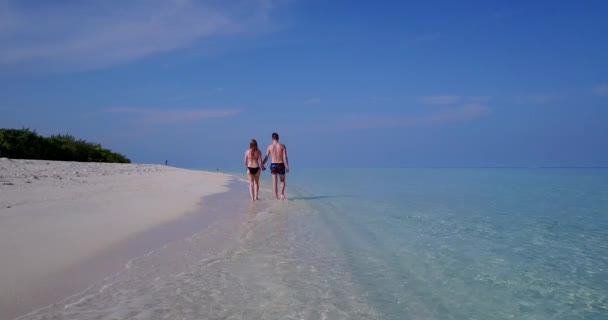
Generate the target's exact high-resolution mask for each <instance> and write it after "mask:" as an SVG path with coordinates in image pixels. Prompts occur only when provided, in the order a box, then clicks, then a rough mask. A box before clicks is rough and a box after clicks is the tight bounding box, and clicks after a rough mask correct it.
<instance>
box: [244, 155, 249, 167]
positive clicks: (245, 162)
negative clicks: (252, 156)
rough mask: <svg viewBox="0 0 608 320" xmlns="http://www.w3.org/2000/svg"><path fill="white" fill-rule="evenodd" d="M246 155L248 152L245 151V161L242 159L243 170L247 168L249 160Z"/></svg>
mask: <svg viewBox="0 0 608 320" xmlns="http://www.w3.org/2000/svg"><path fill="white" fill-rule="evenodd" d="M247 153H248V152H247V151H245V159H243V164H244V165H245V168H247V160H249V155H248V154H247Z"/></svg>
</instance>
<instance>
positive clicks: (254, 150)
mask: <svg viewBox="0 0 608 320" xmlns="http://www.w3.org/2000/svg"><path fill="white" fill-rule="evenodd" d="M249 150H251V157H252V158H253V157H255V155H256V154H257V153H258V151H260V149H258V142H257V141H255V139H251V141H250V142H249Z"/></svg>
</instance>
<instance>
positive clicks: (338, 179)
mask: <svg viewBox="0 0 608 320" xmlns="http://www.w3.org/2000/svg"><path fill="white" fill-rule="evenodd" d="M290 178H291V182H292V183H294V184H296V185H297V186H298V187H299V188H300V189H301V190H302V192H303V193H305V194H306V196H302V197H297V196H296V197H295V201H306V202H308V203H310V205H311V206H312V207H314V208H317V209H318V210H319V211H320V212H322V214H321V215H320V218H321V219H322V220H323V221H324V223H325V224H326V225H327V226H328V228H329V229H330V230H332V233H333V235H334V237H335V238H336V241H337V242H338V243H339V246H340V248H341V250H342V251H343V252H344V254H345V256H346V257H347V260H348V265H349V268H350V271H351V273H352V277H353V282H354V283H355V285H357V286H358V287H359V288H360V290H361V292H362V295H363V296H365V297H366V299H367V301H368V302H369V303H370V305H371V306H372V307H373V308H375V309H376V310H379V311H380V313H381V318H384V319H511V318H512V319H608V170H604V169H342V170H334V169H332V170H310V171H302V172H298V173H294V174H293V175H292V176H291V177H290Z"/></svg>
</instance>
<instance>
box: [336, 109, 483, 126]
mask: <svg viewBox="0 0 608 320" xmlns="http://www.w3.org/2000/svg"><path fill="white" fill-rule="evenodd" d="M491 111H492V110H491V109H490V108H489V107H488V106H485V105H480V104H468V105H464V106H462V107H457V108H444V109H440V110H436V111H433V112H430V113H427V114H422V115H412V116H377V115H354V116H349V117H347V119H346V122H345V125H346V127H347V128H392V127H413V126H434V125H443V124H448V123H454V122H468V121H473V120H476V119H478V118H481V117H484V116H487V115H488V114H490V113H491Z"/></svg>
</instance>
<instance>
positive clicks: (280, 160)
mask: <svg viewBox="0 0 608 320" xmlns="http://www.w3.org/2000/svg"><path fill="white" fill-rule="evenodd" d="M269 156H270V157H272V160H271V162H270V173H271V174H272V188H273V190H274V197H275V198H276V199H277V200H278V199H279V193H278V190H277V175H278V176H279V177H280V179H281V199H285V173H289V159H287V147H286V146H285V145H284V144H282V143H280V142H279V134H278V133H276V132H275V133H273V134H272V144H271V145H269V146H268V149H267V150H266V156H265V157H264V161H262V168H264V165H265V164H266V162H267V161H268V157H269Z"/></svg>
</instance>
